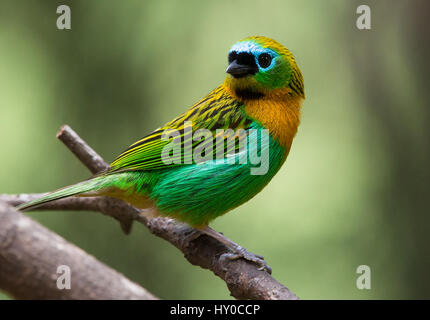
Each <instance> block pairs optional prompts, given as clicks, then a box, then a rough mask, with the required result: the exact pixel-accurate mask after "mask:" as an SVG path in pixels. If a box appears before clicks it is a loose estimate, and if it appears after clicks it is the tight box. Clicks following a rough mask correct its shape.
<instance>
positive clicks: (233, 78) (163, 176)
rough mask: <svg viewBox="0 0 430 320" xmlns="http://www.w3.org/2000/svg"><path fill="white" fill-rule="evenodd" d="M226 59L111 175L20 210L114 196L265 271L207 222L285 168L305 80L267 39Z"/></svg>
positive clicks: (241, 45) (237, 48)
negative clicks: (214, 77) (216, 82)
mask: <svg viewBox="0 0 430 320" xmlns="http://www.w3.org/2000/svg"><path fill="white" fill-rule="evenodd" d="M228 62H229V65H228V67H227V70H226V73H227V76H226V79H225V81H224V83H223V84H221V85H220V86H218V87H217V88H215V89H214V90H213V91H212V92H210V93H209V94H208V95H207V96H206V97H204V98H203V99H202V100H200V101H199V102H197V103H196V104H195V105H193V106H192V107H191V108H189V109H188V110H187V111H186V112H184V113H183V114H181V115H180V116H178V117H177V118H175V119H173V120H172V121H170V122H169V123H167V124H166V125H164V126H163V127H161V128H159V129H157V130H155V131H153V132H152V133H150V134H149V135H147V136H145V137H144V138H143V139H141V140H139V141H137V142H135V143H134V144H132V145H131V146H130V147H128V148H127V149H126V150H125V151H124V152H123V153H122V154H120V155H119V156H118V157H117V158H116V160H115V161H113V162H112V164H111V165H110V168H109V170H107V171H106V172H103V173H100V174H97V175H95V176H93V177H92V178H90V179H89V180H86V181H83V182H79V183H77V184H74V185H72V186H68V187H65V188H62V189H59V190H57V191H54V192H51V193H49V194H47V195H45V196H43V197H41V198H40V199H37V200H35V201H31V202H28V203H26V204H23V205H21V206H19V207H18V208H19V209H21V210H23V209H31V208H34V207H36V206H39V205H41V204H43V203H46V202H49V201H54V200H57V199H61V198H66V197H70V196H110V197H115V198H119V199H122V200H125V201H127V202H129V203H130V204H132V205H134V206H136V207H138V208H142V209H151V210H150V211H151V212H153V213H154V212H156V214H159V215H162V216H168V217H172V218H174V219H176V220H178V221H181V222H185V223H187V224H189V225H191V226H192V227H194V228H196V229H198V230H200V231H202V232H204V233H206V234H208V235H210V236H212V237H215V238H217V239H218V240H220V241H222V242H223V243H224V244H226V245H227V246H228V247H229V248H230V249H231V250H232V251H233V253H232V254H231V255H230V257H231V258H237V257H244V258H245V259H248V260H250V261H253V262H255V263H257V264H258V265H260V267H262V268H268V266H267V265H266V264H265V262H264V260H263V259H262V257H260V256H256V255H254V254H252V253H250V252H248V251H246V250H245V249H243V248H242V247H240V246H239V245H237V244H236V243H234V242H233V241H231V240H229V239H228V238H226V237H224V236H223V235H221V234H220V233H218V232H216V231H214V230H213V229H211V228H209V227H208V224H209V222H210V221H212V220H213V219H215V218H217V217H218V216H220V215H222V214H224V213H226V212H228V211H230V210H232V209H233V208H235V207H237V206H239V205H241V204H243V203H244V202H246V201H248V200H250V199H251V198H252V197H254V196H255V195H256V194H257V193H258V192H260V191H261V190H262V189H263V188H264V186H266V185H267V183H268V182H269V181H270V180H271V179H272V178H273V176H274V175H275V174H276V173H277V172H278V170H279V168H280V167H281V166H282V164H283V163H284V161H285V159H286V158H287V155H288V153H289V151H290V147H291V144H292V141H293V138H294V136H295V134H296V132H297V128H298V125H299V122H300V107H301V103H302V101H303V99H304V97H305V94H304V84H303V77H302V74H301V71H300V69H299V67H298V66H297V64H296V61H295V59H294V57H293V55H292V54H291V52H290V51H289V50H288V49H286V48H285V47H284V46H282V45H281V44H279V43H278V42H276V41H275V40H272V39H269V38H266V37H261V36H254V37H249V38H246V39H243V40H241V41H239V42H237V43H236V44H235V45H233V47H232V48H231V49H230V51H229V53H228ZM229 129H231V130H230V131H229ZM202 132H203V134H202ZM225 132H230V134H227V135H223V134H224V133H225ZM232 132H233V133H232ZM265 132H266V133H267V132H268V135H267V136H265V135H264V133H265ZM196 136H198V137H197V138H196ZM203 137H205V138H206V139H203ZM229 138H230V140H231V138H234V139H235V140H234V142H233V144H230V145H229V144H228V142H229V141H230V140H229ZM217 139H219V140H217ZM214 140H215V141H216V142H215V144H214V143H211V141H212V142H213V141H214ZM241 141H245V143H243V144H241ZM226 145H227V148H225V146H226ZM221 147H224V148H221ZM220 149H221V151H220V152H219V150H220ZM203 153H204V154H205V155H204V156H202V154H203ZM196 158H198V159H200V161H196ZM252 158H254V160H255V158H256V159H257V160H258V159H260V160H261V161H260V163H257V164H258V165H259V167H257V165H256V162H255V161H252V160H253V159H252ZM257 169H260V172H256V171H253V170H257Z"/></svg>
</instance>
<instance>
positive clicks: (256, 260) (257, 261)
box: [221, 248, 272, 274]
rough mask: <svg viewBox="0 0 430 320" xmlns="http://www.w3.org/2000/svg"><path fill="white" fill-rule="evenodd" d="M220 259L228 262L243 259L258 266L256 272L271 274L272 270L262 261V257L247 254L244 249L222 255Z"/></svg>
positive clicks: (250, 253)
mask: <svg viewBox="0 0 430 320" xmlns="http://www.w3.org/2000/svg"><path fill="white" fill-rule="evenodd" d="M221 257H222V258H226V259H229V260H237V259H240V258H243V259H245V260H248V261H250V262H253V263H255V264H256V265H257V266H258V270H260V271H267V273H269V274H272V268H271V267H270V266H269V265H268V264H267V263H266V261H264V257H263V256H261V255H258V254H254V253H252V252H249V251H247V250H245V249H244V248H240V249H239V250H237V251H235V252H228V253H224V254H223V255H222V256H221Z"/></svg>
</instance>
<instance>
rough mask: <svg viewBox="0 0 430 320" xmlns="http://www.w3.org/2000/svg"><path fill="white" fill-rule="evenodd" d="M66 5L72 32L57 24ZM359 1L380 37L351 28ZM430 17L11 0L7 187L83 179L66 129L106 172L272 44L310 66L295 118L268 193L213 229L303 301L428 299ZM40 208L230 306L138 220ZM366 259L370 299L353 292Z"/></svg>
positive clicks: (346, 7)
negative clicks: (256, 43)
mask: <svg viewBox="0 0 430 320" xmlns="http://www.w3.org/2000/svg"><path fill="white" fill-rule="evenodd" d="M60 4H68V5H70V7H71V11H72V30H69V31H60V30H57V28H56V19H57V14H56V8H57V6H58V5H60ZM360 4H368V5H369V6H370V8H371V10H372V11H371V13H372V29H371V30H367V31H360V30H358V29H357V28H356V19H357V17H358V15H357V14H356V8H357V6H358V5H360ZM428 12H430V2H429V1H424V0H422V1H418V0H414V1H389V0H384V1H382V0H380V1H341V0H329V1H316V0H315V1H310V0H308V1H299V0H297V1H221V0H219V1H211V2H207V1H179V0H178V1H137V0H136V1H131V0H127V1H121V2H119V1H103V2H102V1H76V0H75V1H30V0H26V1H11V0H9V1H5V0H2V1H1V3H0V26H1V27H0V150H1V155H2V157H1V165H0V193H24V192H26V193H31V192H45V191H50V190H53V189H56V188H58V187H61V186H64V185H68V184H71V183H74V182H77V181H79V180H81V179H85V178H87V177H89V175H90V174H89V172H88V171H87V169H86V168H85V167H84V166H83V165H82V164H81V163H80V162H79V161H78V160H77V159H76V158H75V157H74V156H73V155H72V154H71V152H70V151H68V150H67V149H66V148H65V147H64V146H63V145H62V144H61V143H60V142H59V141H57V140H56V139H55V134H56V132H57V131H58V129H59V128H60V126H61V125H62V124H64V123H67V124H69V125H70V126H71V127H72V128H74V129H75V130H76V131H77V132H78V133H79V134H80V135H81V136H82V137H83V138H84V139H86V141H87V142H88V143H89V144H90V145H91V146H92V147H94V148H95V149H96V150H97V151H98V152H99V153H100V154H101V155H102V156H103V157H104V158H105V159H106V160H107V161H111V160H113V159H114V158H115V156H117V155H118V154H119V152H121V151H122V150H124V148H125V147H127V146H128V145H129V144H131V143H132V142H134V141H135V140H137V139H138V138H141V137H142V136H144V135H145V134H146V133H149V132H150V131H151V130H153V129H155V128H157V127H159V126H160V125H162V124H164V123H165V122H167V121H168V120H170V119H171V118H173V117H174V116H176V115H178V114H179V113H181V112H182V111H183V110H185V108H186V107H188V106H190V105H191V104H192V103H194V102H196V101H197V100H198V99H200V98H201V97H203V96H204V95H205V94H206V93H208V92H209V91H210V90H211V89H213V88H214V87H215V86H217V85H218V84H219V83H221V82H222V81H223V78H224V70H225V68H226V63H227V52H228V50H229V48H230V46H231V45H232V44H234V43H235V42H236V41H237V40H239V39H242V38H244V37H246V36H249V35H266V36H269V37H272V38H274V39H276V40H278V41H279V42H281V43H283V44H284V45H286V46H287V47H288V48H289V49H290V50H291V51H292V52H293V54H294V55H295V56H296V59H297V61H298V64H299V66H300V68H301V70H302V72H303V75H304V79H305V90H306V96H307V99H306V101H305V103H304V107H303V120H302V124H301V126H300V128H299V133H298V135H297V137H296V139H295V141H294V143H293V148H292V150H291V153H290V156H289V158H288V160H287V162H286V165H285V166H284V167H283V168H282V169H281V171H280V172H279V173H278V175H277V176H276V177H275V178H274V179H273V181H272V182H271V183H270V184H269V186H268V187H266V188H265V189H264V190H263V192H261V193H260V194H259V195H258V196H256V197H255V199H253V200H252V201H250V202H248V203H246V204H245V205H243V206H241V207H240V208H238V209H236V210H234V211H232V212H231V213H229V214H227V215H226V216H224V217H222V218H220V219H218V220H216V221H215V222H214V223H213V225H212V226H213V227H214V228H215V229H216V230H218V231H222V232H223V233H224V234H226V235H227V236H228V237H230V238H231V239H233V240H235V241H236V242H238V243H240V244H241V245H243V246H245V247H246V248H248V249H249V250H250V251H252V252H255V253H260V254H263V255H264V256H265V258H266V260H267V261H268V263H269V264H270V265H271V266H272V268H273V270H274V272H273V275H274V277H275V278H276V279H277V280H279V281H280V282H281V283H283V284H285V285H287V286H288V287H289V288H290V289H291V290H292V291H293V292H294V293H296V294H297V295H298V296H299V297H301V298H302V299H376V298H379V299H399V298H408V299H409V298H430V293H429V292H430V290H429V289H430V273H429V272H428V270H429V268H430V257H429V254H428V252H429V250H428V248H427V246H428V244H429V240H430V232H429V231H430V230H429V222H430V217H429V209H428V208H429V204H428V192H429V186H430V183H429V180H430V179H429V178H430V169H429V162H430V161H429V160H430V148H429V144H430V142H429V141H430V139H429V138H430V109H429V108H430V103H429V102H430V93H429V90H428V79H427V77H428V75H429V74H430V72H429V71H430V70H429V65H430V64H429V61H428V58H429V56H430V54H429V46H430V41H429V40H430V39H429V31H428V30H429V26H428V24H429V23H428V22H427V21H428ZM29 215H30V216H31V217H33V218H34V219H36V220H38V221H39V222H41V223H42V224H43V225H45V226H47V227H48V228H50V229H51V230H54V231H55V232H57V233H58V234H60V235H62V236H63V237H64V238H66V239H67V240H68V241H70V242H73V243H75V244H76V245H78V246H79V247H81V248H83V249H84V250H86V251H87V252H88V253H90V254H92V255H94V256H96V257H97V258H98V259H100V260H101V261H103V262H105V263H106V264H108V265H109V266H111V267H113V268H115V269H117V270H118V271H120V272H122V273H124V274H125V275H126V276H127V277H129V278H130V279H132V280H134V281H136V282H138V283H140V284H141V285H142V286H144V287H145V288H147V289H148V290H150V291H151V292H153V293H154V294H155V295H157V296H159V297H160V298H167V299H225V298H227V299H229V298H230V297H229V294H228V290H227V288H226V286H225V283H224V282H223V281H222V280H220V279H218V278H217V277H215V276H214V275H213V274H212V273H211V272H209V271H207V270H203V269H200V268H198V267H195V266H192V265H190V264H189V263H188V262H187V261H186V260H185V259H184V258H183V257H182V255H181V253H180V252H179V251H178V250H177V249H175V248H174V247H173V246H172V245H170V244H169V243H167V242H165V241H163V240H161V239H159V238H157V237H155V236H153V235H151V234H150V233H149V232H148V231H147V230H146V229H145V228H144V227H143V226H141V225H139V224H135V226H134V229H133V232H132V234H131V236H125V235H124V234H123V233H122V232H121V230H120V227H119V226H118V224H117V222H116V221H114V220H113V219H110V218H107V217H106V216H103V215H101V214H98V213H87V212H34V213H33V212H32V213H29ZM363 264H364V265H368V266H370V268H371V271H372V278H371V279H372V283H371V285H372V287H371V290H358V289H357V287H356V279H357V277H358V275H357V274H356V268H357V267H358V266H359V265H363ZM0 297H1V298H5V299H7V296H6V295H2V294H1V293H0Z"/></svg>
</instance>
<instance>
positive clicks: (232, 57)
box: [228, 51, 237, 63]
mask: <svg viewBox="0 0 430 320" xmlns="http://www.w3.org/2000/svg"><path fill="white" fill-rule="evenodd" d="M236 58H237V52H236V51H232V52H230V53H229V54H228V63H232V62H233V61H234V60H236Z"/></svg>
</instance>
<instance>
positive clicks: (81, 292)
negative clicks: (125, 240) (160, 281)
mask: <svg viewBox="0 0 430 320" xmlns="http://www.w3.org/2000/svg"><path fill="white" fill-rule="evenodd" d="M60 265H66V266H68V267H69V268H70V271H71V288H70V290H68V289H63V290H60V289H58V287H57V277H58V276H60V274H57V268H58V266H60ZM0 288H2V289H3V290H5V291H6V292H8V293H9V294H10V295H12V296H13V297H15V298H18V299H109V300H111V299H144V300H153V299H156V298H155V297H154V296H153V295H152V294H151V293H149V292H148V291H146V290H145V289H144V288H142V287H141V286H139V285H137V284H136V283H134V282H132V281H130V280H128V279H127V278H125V277H124V276H123V275H122V274H120V273H118V272H117V271H115V270H113V269H111V268H109V267H108V266H106V265H105V264H103V263H101V262H100V261H98V260H97V259H95V258H94V257H92V256H90V255H89V254H87V253H86V252H84V251H83V250H82V249H80V248H78V247H76V246H75V245H73V244H71V243H69V242H67V241H66V240H64V239H63V238H62V237H60V236H59V235H57V234H55V233H54V232H52V231H50V230H48V229H46V228H45V227H43V226H41V225H40V224H39V223H37V222H35V221H34V220H32V219H30V218H29V217H27V216H25V215H23V214H22V213H21V212H19V211H17V210H16V209H15V208H13V207H11V206H9V205H8V204H6V203H4V202H1V201H0Z"/></svg>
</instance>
